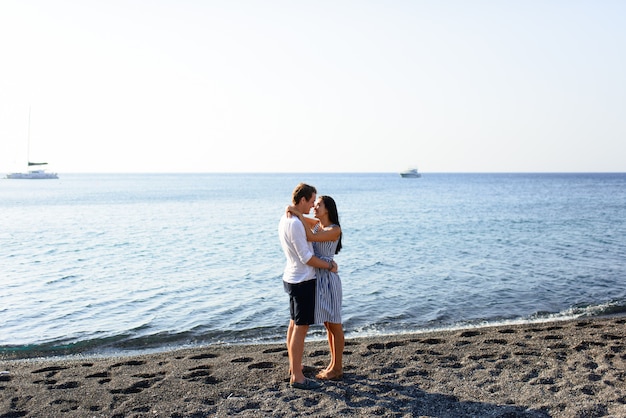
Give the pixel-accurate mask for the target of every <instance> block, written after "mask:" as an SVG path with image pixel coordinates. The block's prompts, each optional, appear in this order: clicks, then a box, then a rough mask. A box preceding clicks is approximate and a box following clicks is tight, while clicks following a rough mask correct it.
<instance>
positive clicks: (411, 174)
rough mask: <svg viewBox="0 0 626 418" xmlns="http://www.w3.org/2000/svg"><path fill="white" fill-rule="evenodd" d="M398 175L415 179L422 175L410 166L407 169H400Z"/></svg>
mask: <svg viewBox="0 0 626 418" xmlns="http://www.w3.org/2000/svg"><path fill="white" fill-rule="evenodd" d="M400 175H401V176H402V177H404V178H410V179H416V178H419V177H422V175H421V174H420V173H419V172H418V171H417V168H410V169H408V170H405V171H402V172H401V173H400Z"/></svg>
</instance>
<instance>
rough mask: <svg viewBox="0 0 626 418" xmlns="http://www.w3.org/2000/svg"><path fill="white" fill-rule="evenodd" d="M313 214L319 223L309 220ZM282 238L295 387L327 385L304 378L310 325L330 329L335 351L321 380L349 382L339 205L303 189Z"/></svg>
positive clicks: (302, 186)
mask: <svg viewBox="0 0 626 418" xmlns="http://www.w3.org/2000/svg"><path fill="white" fill-rule="evenodd" d="M311 208H313V213H314V216H315V218H309V217H305V216H303V215H304V214H308V213H309V212H310V211H311ZM278 236H279V239H280V244H281V246H282V248H283V252H284V253H285V257H286V258H287V265H286V266H285V271H284V273H283V285H284V287H285V292H287V294H288V295H289V311H290V314H291V320H290V321H289V328H288V329H287V351H288V353H289V373H290V385H291V386H292V387H294V388H298V389H317V388H319V387H321V386H322V384H321V383H320V382H318V381H316V380H313V379H308V378H306V377H305V376H304V373H303V372H302V368H303V366H302V355H303V353H304V339H305V337H306V333H307V331H308V329H309V326H310V325H312V324H324V326H325V327H326V331H327V334H328V344H329V346H330V355H331V360H330V364H329V365H328V367H326V368H325V369H324V370H322V371H320V372H319V373H318V374H317V375H316V377H317V378H318V379H320V380H335V379H341V377H342V376H343V371H342V370H343V369H342V356H343V348H344V335H343V327H342V324H341V298H342V293H341V280H340V279H339V275H338V274H337V263H335V261H333V256H334V255H335V254H336V253H338V252H339V250H340V249H341V226H340V225H339V215H338V213H337V206H336V204H335V201H334V200H333V199H332V198H331V197H329V196H320V197H319V198H317V190H316V189H315V187H313V186H310V185H308V184H304V183H300V184H298V185H297V186H296V188H295V189H294V190H293V193H292V206H289V207H288V208H287V210H286V213H285V214H284V215H283V216H282V218H281V219H280V223H279V225H278Z"/></svg>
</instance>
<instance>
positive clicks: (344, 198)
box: [0, 173, 626, 352]
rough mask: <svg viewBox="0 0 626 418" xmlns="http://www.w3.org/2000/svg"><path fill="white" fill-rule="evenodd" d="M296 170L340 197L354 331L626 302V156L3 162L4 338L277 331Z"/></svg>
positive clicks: (51, 346)
mask: <svg viewBox="0 0 626 418" xmlns="http://www.w3.org/2000/svg"><path fill="white" fill-rule="evenodd" d="M300 181H305V182H308V183H310V184H313V185H315V186H316V187H317V188H318V192H319V193H320V194H329V195H331V196H333V197H334V198H335V200H336V201H337V204H338V207H339V211H340V216H341V223H342V227H343V231H344V240H343V243H344V249H343V251H342V252H341V253H340V254H339V255H338V256H337V258H336V259H337V261H338V263H339V265H340V276H341V278H342V281H343V286H344V320H345V329H346V332H347V335H348V336H357V335H370V334H376V333H402V332H410V331H420V330H424V329H429V328H441V327H443V328H445V327H454V326H466V325H473V324H483V323H493V322H503V321H531V320H535V319H541V318H554V317H571V316H577V315H597V314H603V313H611V312H622V311H623V310H625V308H626V262H625V260H626V250H625V248H626V246H625V245H624V244H625V243H626V221H625V219H626V175H624V174H425V175H424V176H423V177H422V178H420V179H402V178H400V176H399V175H397V174H388V173H382V174H301V175H299V174H198V175H192V174H176V175H165V174H161V175H147V174H146V175H121V174H117V175H78V174H74V175H69V174H68V175H63V176H61V178H60V179H59V180H45V181H29V180H0V248H2V250H1V251H0V275H1V277H0V279H1V280H2V290H1V293H0V324H2V325H0V326H1V327H2V333H0V349H2V350H3V351H5V352H7V351H9V352H15V351H25V352H28V351H38V350H58V349H60V348H65V349H68V350H69V351H70V352H74V351H94V352H99V351H103V350H121V349H143V348H165V347H175V346H180V345H189V344H211V343H220V342H228V343H230V342H251V341H282V340H283V338H284V333H285V329H286V325H287V321H288V306H287V299H286V295H285V294H284V293H283V289H282V284H281V274H282V269H283V265H284V257H283V254H282V251H281V249H280V246H279V243H278V238H277V232H276V231H277V224H278V219H279V218H280V215H281V213H282V211H283V210H284V207H285V206H286V205H287V204H288V203H289V201H290V198H291V190H292V189H293V187H294V186H295V185H296V184H297V183H298V182H300ZM312 335H313V337H314V338H315V336H316V335H317V336H321V335H322V331H321V328H316V329H315V330H313V332H312Z"/></svg>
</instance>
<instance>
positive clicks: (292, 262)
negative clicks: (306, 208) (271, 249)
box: [278, 214, 315, 283]
mask: <svg viewBox="0 0 626 418" xmlns="http://www.w3.org/2000/svg"><path fill="white" fill-rule="evenodd" d="M278 238H279V239H280V245H281V247H283V252H284V253H285V257H286V258H287V264H286V265H285V271H284V272H283V280H284V281H285V282H287V283H302V282H306V281H307V280H313V279H315V269H314V268H313V267H311V266H309V265H308V264H306V263H307V261H309V260H310V259H311V257H313V244H312V243H310V242H309V241H307V240H306V232H305V230H304V225H303V224H302V222H301V221H300V219H298V217H297V216H292V217H290V218H288V217H287V215H285V214H283V216H282V217H281V218H280V222H279V223H278Z"/></svg>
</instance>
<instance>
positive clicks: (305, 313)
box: [283, 279, 317, 325]
mask: <svg viewBox="0 0 626 418" xmlns="http://www.w3.org/2000/svg"><path fill="white" fill-rule="evenodd" d="M283 285H284V286H285V292H287V294H288V295H289V313H290V314H291V319H292V320H293V321H294V323H295V324H296V325H312V324H314V323H315V292H316V290H317V280H315V279H314V280H307V281H306V282H302V283H296V284H293V283H287V282H283Z"/></svg>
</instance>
